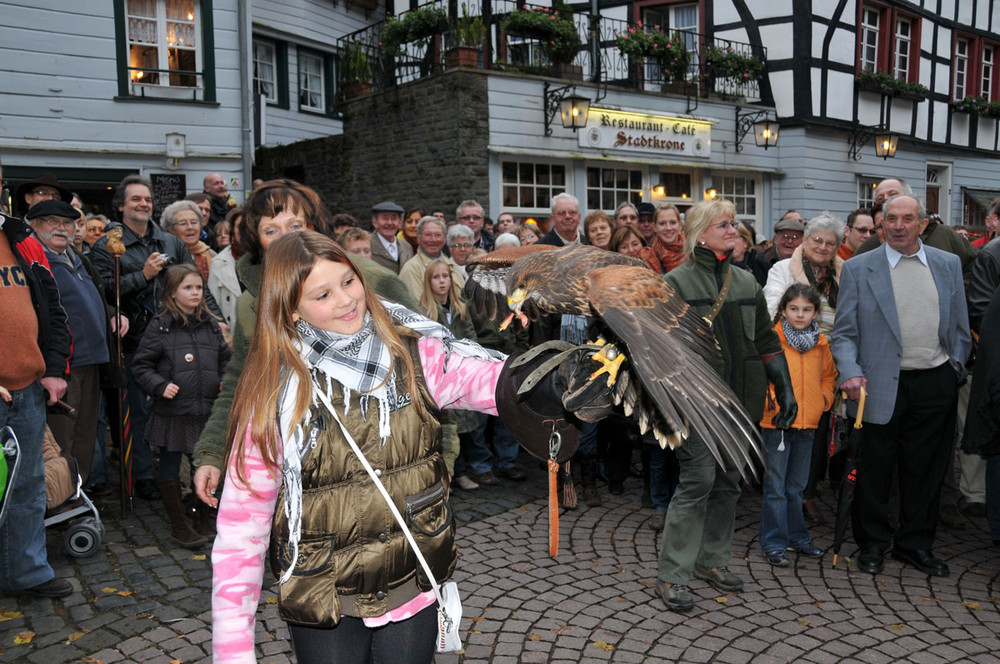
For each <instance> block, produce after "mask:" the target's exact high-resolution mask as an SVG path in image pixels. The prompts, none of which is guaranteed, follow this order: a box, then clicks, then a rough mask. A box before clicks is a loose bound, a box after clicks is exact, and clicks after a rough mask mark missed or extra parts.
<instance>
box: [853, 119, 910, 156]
mask: <svg viewBox="0 0 1000 664" xmlns="http://www.w3.org/2000/svg"><path fill="white" fill-rule="evenodd" d="M871 140H874V141H875V154H877V155H878V156H879V157H882V159H888V158H889V157H895V156H896V146H897V145H898V144H899V134H897V133H895V132H891V131H889V128H888V127H886V126H885V125H879V126H877V127H864V126H862V125H859V124H855V125H854V126H853V127H852V128H851V147H850V148H849V149H848V151H847V155H848V156H849V157H850V158H851V159H853V160H854V161H861V149H862V148H863V147H864V146H865V145H866V144H867V143H868V141H871Z"/></svg>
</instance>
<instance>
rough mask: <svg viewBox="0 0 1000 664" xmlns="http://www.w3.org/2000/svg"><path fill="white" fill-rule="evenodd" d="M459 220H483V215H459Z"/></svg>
mask: <svg viewBox="0 0 1000 664" xmlns="http://www.w3.org/2000/svg"><path fill="white" fill-rule="evenodd" d="M458 220H459V221H482V220H483V217H482V215H478V214H467V215H465V216H464V217H459V218H458Z"/></svg>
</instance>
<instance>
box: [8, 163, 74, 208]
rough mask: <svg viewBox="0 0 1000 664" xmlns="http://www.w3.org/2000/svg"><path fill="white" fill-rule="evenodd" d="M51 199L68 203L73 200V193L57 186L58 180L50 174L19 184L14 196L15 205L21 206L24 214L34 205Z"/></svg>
mask: <svg viewBox="0 0 1000 664" xmlns="http://www.w3.org/2000/svg"><path fill="white" fill-rule="evenodd" d="M53 199H58V200H61V201H63V202H66V203H69V202H71V201H72V200H73V192H71V191H70V190H69V189H66V188H65V187H63V186H62V185H61V184H59V178H57V177H56V176H55V175H53V174H52V173H42V174H41V175H39V176H37V177H34V178H32V179H30V180H28V181H27V182H25V183H23V184H21V186H20V187H18V188H17V193H16V194H15V195H14V200H15V201H16V203H15V204H19V205H21V206H22V210H23V211H24V212H27V211H28V210H30V209H31V207H32V206H33V205H35V204H36V203H40V202H41V201H50V200H53Z"/></svg>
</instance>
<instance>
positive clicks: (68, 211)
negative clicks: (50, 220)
mask: <svg viewBox="0 0 1000 664" xmlns="http://www.w3.org/2000/svg"><path fill="white" fill-rule="evenodd" d="M79 216H80V211H79V210H77V209H76V208H75V207H73V206H72V205H70V204H69V203H67V202H66V201H60V200H58V199H55V198H53V199H50V200H47V201H38V202H37V203H35V204H34V205H32V206H31V209H30V210H28V212H27V213H26V214H25V215H24V218H25V219H27V220H28V221H31V220H32V219H37V218H38V217H66V218H67V219H77V218H78V217H79Z"/></svg>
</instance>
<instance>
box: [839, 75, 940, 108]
mask: <svg viewBox="0 0 1000 664" xmlns="http://www.w3.org/2000/svg"><path fill="white" fill-rule="evenodd" d="M854 80H855V81H857V84H858V87H859V88H860V89H862V90H868V91H870V92H878V93H879V94H882V95H885V96H889V97H902V98H904V99H912V100H914V101H923V100H924V99H927V94H928V92H929V91H928V90H927V87H926V86H924V85H922V84H920V83H910V82H909V81H904V80H902V79H898V78H896V77H894V76H892V75H891V74H887V73H886V72H884V71H873V70H870V69H866V70H864V71H862V72H861V73H859V74H858V75H857V76H855V78H854Z"/></svg>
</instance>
